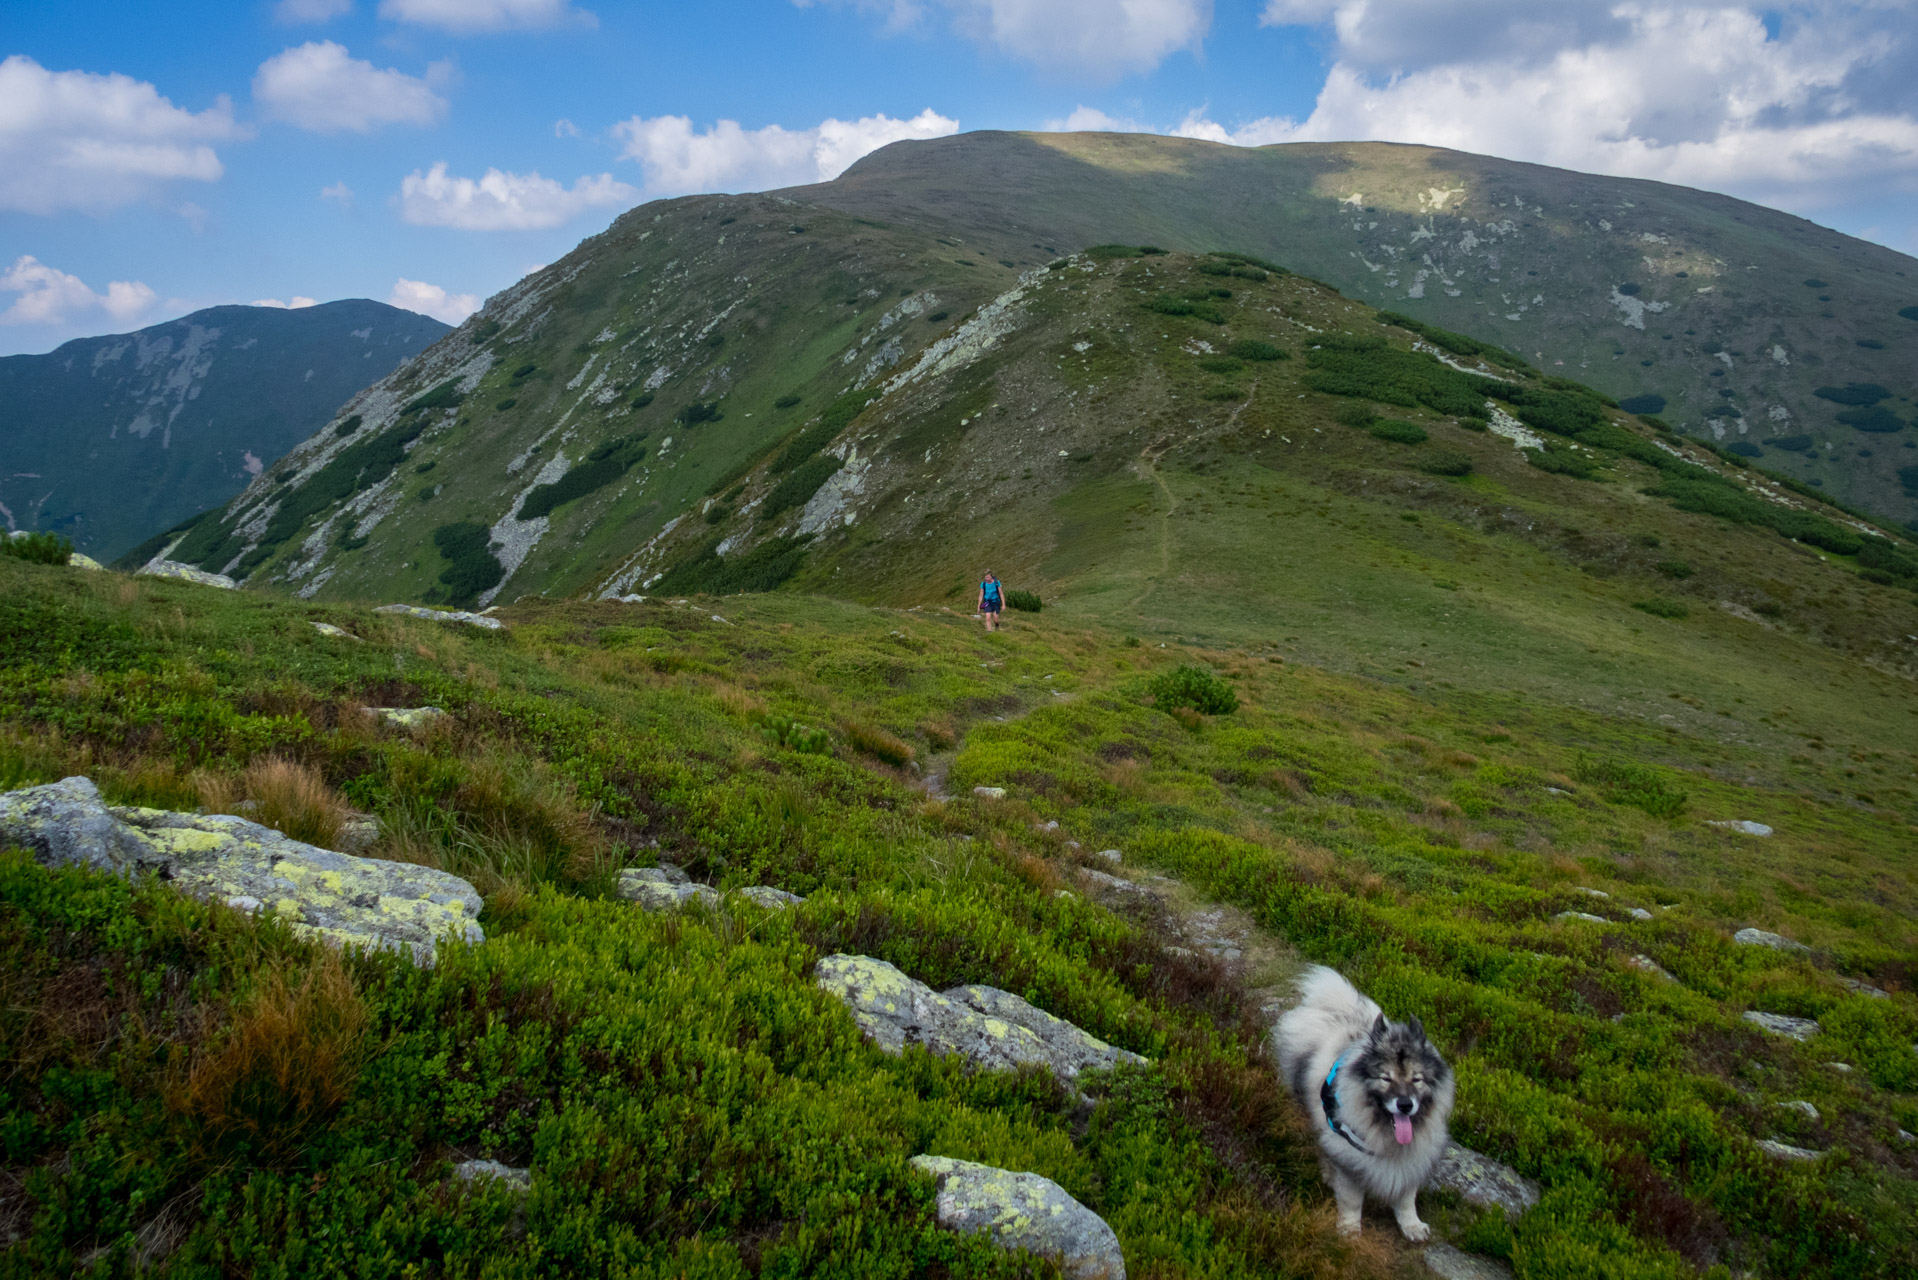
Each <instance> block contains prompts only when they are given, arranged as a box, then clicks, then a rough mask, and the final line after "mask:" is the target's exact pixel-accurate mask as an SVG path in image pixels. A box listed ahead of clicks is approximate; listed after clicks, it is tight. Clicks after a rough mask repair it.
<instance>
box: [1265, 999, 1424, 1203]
mask: <svg viewBox="0 0 1918 1280" xmlns="http://www.w3.org/2000/svg"><path fill="white" fill-rule="evenodd" d="M1299 995H1300V997H1301V1000H1300V1003H1299V1004H1298V1006H1297V1007H1295V1008H1293V1009H1291V1010H1289V1011H1288V1012H1287V1013H1286V1015H1285V1016H1284V1017H1283V1018H1281V1019H1279V1025H1278V1027H1277V1029H1276V1030H1275V1031H1274V1032H1273V1036H1274V1039H1275V1040H1276V1041H1277V1044H1278V1051H1279V1067H1280V1070H1282V1071H1284V1073H1285V1079H1286V1083H1287V1084H1289V1085H1291V1087H1292V1092H1293V1093H1294V1094H1295V1095H1296V1096H1297V1097H1298V1100H1299V1105H1300V1106H1302V1107H1304V1108H1305V1114H1306V1116H1307V1118H1308V1119H1309V1120H1310V1122H1311V1124H1312V1126H1313V1128H1314V1129H1315V1130H1316V1131H1317V1133H1318V1139H1319V1150H1320V1152H1321V1153H1322V1154H1321V1157H1320V1161H1319V1167H1320V1168H1321V1170H1323V1172H1324V1174H1325V1180H1326V1181H1327V1182H1328V1183H1330V1184H1331V1185H1332V1194H1333V1197H1334V1198H1335V1199H1337V1201H1338V1205H1339V1230H1340V1231H1343V1232H1346V1233H1348V1234H1350V1233H1352V1232H1356V1231H1357V1230H1358V1229H1359V1210H1360V1209H1361V1208H1362V1207H1363V1206H1364V1204H1365V1197H1366V1195H1367V1194H1368V1193H1369V1194H1370V1195H1372V1196H1374V1197H1376V1198H1377V1199H1380V1200H1384V1201H1386V1202H1387V1203H1389V1204H1390V1205H1391V1206H1392V1212H1393V1213H1394V1214H1395V1215H1396V1216H1397V1217H1398V1220H1399V1230H1400V1231H1402V1232H1404V1233H1405V1238H1406V1239H1407V1240H1424V1239H1425V1238H1426V1237H1428V1236H1430V1235H1431V1234H1432V1229H1431V1228H1430V1227H1428V1226H1426V1225H1425V1223H1423V1222H1421V1221H1420V1220H1419V1211H1418V1193H1419V1188H1420V1187H1421V1186H1423V1185H1424V1184H1425V1179H1426V1176H1427V1175H1428V1174H1430V1173H1431V1172H1432V1166H1433V1165H1435V1164H1437V1163H1438V1160H1439V1157H1440V1156H1441V1155H1443V1154H1444V1153H1445V1140H1446V1134H1445V1121H1446V1119H1447V1117H1449V1116H1450V1115H1451V1114H1452V1099H1453V1093H1454V1089H1455V1082H1454V1081H1453V1079H1452V1071H1451V1068H1450V1067H1448V1066H1446V1065H1445V1059H1444V1058H1442V1057H1440V1056H1439V1051H1438V1050H1437V1049H1435V1048H1433V1047H1432V1042H1431V1041H1429V1040H1427V1039H1426V1038H1425V1028H1424V1027H1423V1026H1421V1025H1420V1023H1419V1020H1418V1019H1417V1018H1413V1019H1412V1020H1411V1021H1410V1022H1403V1023H1398V1022H1388V1021H1386V1018H1385V1014H1384V1013H1383V1012H1382V1011H1381V1010H1380V1009H1379V1007H1378V1005H1376V1004H1374V1003H1373V1002H1372V1001H1371V1000H1369V999H1367V998H1366V997H1365V996H1363V995H1361V994H1359V991H1358V988H1356V987H1354V986H1353V985H1352V984H1351V983H1349V982H1347V981H1346V980H1345V979H1344V978H1343V977H1341V976H1340V975H1339V974H1337V973H1335V972H1334V971H1333V970H1331V969H1327V968H1324V967H1323V966H1314V967H1313V968H1311V969H1308V970H1307V971H1306V973H1305V975H1304V976H1303V977H1302V978H1300V980H1299Z"/></svg>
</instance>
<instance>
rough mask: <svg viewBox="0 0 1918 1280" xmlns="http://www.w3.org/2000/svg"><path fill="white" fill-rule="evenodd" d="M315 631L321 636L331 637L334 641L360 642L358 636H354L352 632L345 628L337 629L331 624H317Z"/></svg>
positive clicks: (314, 626)
mask: <svg viewBox="0 0 1918 1280" xmlns="http://www.w3.org/2000/svg"><path fill="white" fill-rule="evenodd" d="M313 629H314V630H315V631H317V632H319V633H320V634H321V635H323V636H328V637H331V638H332V639H334V640H358V639H359V637H358V636H356V635H354V634H353V633H352V632H351V631H348V630H347V629H346V628H345V627H336V626H334V625H333V624H332V623H330V622H316V623H314V624H313Z"/></svg>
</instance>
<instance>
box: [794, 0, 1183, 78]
mask: <svg viewBox="0 0 1918 1280" xmlns="http://www.w3.org/2000/svg"><path fill="white" fill-rule="evenodd" d="M793 3H795V4H797V5H798V6H799V7H800V8H802V9H805V8H811V7H812V6H814V5H833V6H836V7H842V8H853V9H858V10H860V11H862V12H865V13H873V14H879V15H883V16H884V18H885V22H886V27H887V29H888V30H891V31H899V30H903V29H906V28H910V27H914V26H919V25H922V24H923V23H924V22H925V21H926V20H927V19H928V18H929V16H930V14H931V12H932V11H933V10H935V9H937V10H941V11H943V12H944V13H945V14H946V15H947V16H948V18H949V19H950V20H951V22H952V25H953V27H954V29H955V30H957V31H958V32H959V33H960V34H961V35H964V36H966V37H967V38H969V39H971V40H974V41H976V42H978V43H979V44H982V45H986V46H987V47H989V48H993V49H997V50H999V51H1000V52H1002V53H1006V54H1009V55H1011V56H1012V57H1014V58H1018V59H1020V60H1021V61H1024V62H1030V63H1034V64H1036V65H1038V66H1042V67H1048V68H1055V69H1059V70H1064V71H1070V72H1075V73H1078V74H1080V75H1087V76H1092V77H1095V78H1098V79H1110V78H1112V77H1115V76H1119V75H1123V74H1125V73H1127V72H1132V71H1150V70H1151V69H1152V68H1154V67H1156V66H1158V65H1159V64H1160V63H1161V62H1163V61H1165V60H1166V59H1167V58H1168V57H1170V56H1171V55H1173V54H1175V53H1178V52H1179V51H1181V50H1184V49H1193V50H1196V49H1197V48H1198V47H1199V44H1200V42H1201V41H1202V40H1204V39H1205V35H1206V32H1207V31H1209V30H1211V27H1212V0H793Z"/></svg>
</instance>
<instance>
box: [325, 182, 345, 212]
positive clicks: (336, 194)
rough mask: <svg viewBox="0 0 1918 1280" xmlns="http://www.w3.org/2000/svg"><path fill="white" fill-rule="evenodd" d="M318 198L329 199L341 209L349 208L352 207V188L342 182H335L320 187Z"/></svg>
mask: <svg viewBox="0 0 1918 1280" xmlns="http://www.w3.org/2000/svg"><path fill="white" fill-rule="evenodd" d="M320 199H322V200H331V201H332V202H333V203H334V204H337V205H338V206H340V208H342V209H351V208H352V207H353V188H351V187H349V186H347V185H346V184H345V183H344V182H335V183H334V184H333V185H331V186H327V187H321V188H320Z"/></svg>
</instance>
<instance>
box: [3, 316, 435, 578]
mask: <svg viewBox="0 0 1918 1280" xmlns="http://www.w3.org/2000/svg"><path fill="white" fill-rule="evenodd" d="M446 332H447V327H446V326H445V325H443V324H441V323H440V322H439V321H437V320H433V319H430V318H428V317H426V316H422V315H416V314H414V313H413V312H411V311H401V310H399V309H398V308H396V307H389V306H387V305H385V304H384V303H380V302H371V301H368V300H367V299H364V298H356V299H351V300H348V301H344V302H329V303H325V304H322V305H320V306H316V307H306V308H302V309H300V310H297V311H287V310H281V309H279V308H275V307H238V306H235V307H209V308H208V309H206V310H205V311H196V312H194V313H193V314H192V315H189V316H184V317H182V318H181V319H178V320H174V321H170V322H168V323H166V324H158V325H154V326H152V327H151V328H148V329H142V330H140V331H139V332H137V333H126V334H114V335H110V336H107V337H100V338H78V339H75V340H74V341H72V342H69V343H66V344H64V345H63V346H61V347H60V348H59V349H58V350H55V351H52V352H49V353H48V354H46V355H37V356H6V357H4V358H0V522H4V524H5V526H6V527H8V528H12V529H50V530H55V531H57V532H60V533H63V534H66V535H67V536H68V537H70V538H72V539H73V542H74V545H75V546H76V547H78V548H79V549H80V550H82V551H85V552H87V553H88V554H89V555H92V556H94V557H95V558H97V559H102V560H105V559H111V558H112V557H114V556H117V555H119V554H120V553H121V552H123V551H125V550H127V549H128V548H129V547H132V546H134V545H136V544H137V543H139V542H140V541H141V540H142V539H144V538H146V537H148V536H149V535H151V534H154V533H156V532H158V531H160V530H162V529H165V528H167V527H168V526H169V525H172V524H174V523H177V522H179V521H181V520H183V519H185V518H186V517H188V516H191V515H193V514H194V513H195V512H198V511H203V510H205V509H206V508H208V507H212V506H216V505H218V504H219V503H222V502H224V501H225V500H226V499H228V498H230V497H232V496H233V495H234V494H235V493H237V492H239V491H240V490H241V489H242V488H244V487H245V485H246V483H247V482H248V481H249V480H251V479H252V478H253V477H254V476H256V475H258V474H259V473H260V470H261V469H262V468H263V467H265V466H268V465H270V464H271V463H272V462H273V461H274V460H275V459H276V458H278V457H279V456H280V455H281V454H283V453H285V452H286V451H287V450H288V449H290V448H292V447H293V446H294V445H295V444H298V443H299V442H300V441H301V440H303V439H305V438H306V437H307V436H309V435H311V434H312V433H313V432H314V431H315V430H317V429H318V428H319V427H320V426H322V425H323V424H324V423H326V422H327V421H328V419H330V418H331V417H332V414H333V411H334V410H335V409H336V408H338V407H339V405H340V404H341V402H343V401H344V400H346V398H347V397H348V396H351V395H352V394H353V393H354V392H355V391H358V390H359V389H360V388H361V387H364V386H366V385H367V384H368V383H371V382H376V381H378V380H379V379H381V378H383V377H385V376H386V375H387V374H388V373H391V372H392V371H393V369H394V368H395V367H396V366H397V365H399V364H400V363H401V362H402V361H404V360H406V359H407V358H408V357H410V356H413V355H415V354H417V353H418V352H419V351H421V350H422V349H423V348H425V347H426V346H428V345H429V344H431V343H432V342H433V341H434V340H435V339H436V338H438V337H439V336H440V335H442V334H444V333H446Z"/></svg>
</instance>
